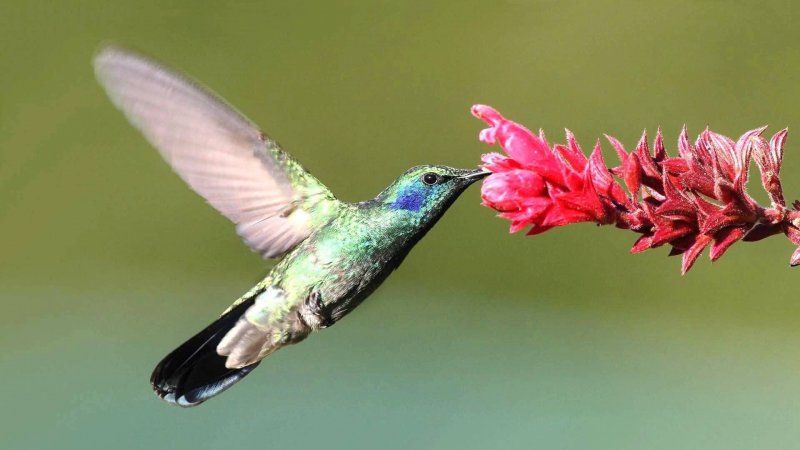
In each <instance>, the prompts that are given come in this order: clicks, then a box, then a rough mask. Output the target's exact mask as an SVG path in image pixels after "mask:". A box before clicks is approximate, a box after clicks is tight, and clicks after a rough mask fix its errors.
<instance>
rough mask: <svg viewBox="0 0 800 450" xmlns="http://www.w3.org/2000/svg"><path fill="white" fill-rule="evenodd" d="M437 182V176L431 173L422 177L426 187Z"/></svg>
mask: <svg viewBox="0 0 800 450" xmlns="http://www.w3.org/2000/svg"><path fill="white" fill-rule="evenodd" d="M438 181H439V175H437V174H435V173H433V172H428V173H426V174H424V175H422V182H423V183H425V184H427V185H428V186H432V185H434V184H436V183H437V182H438Z"/></svg>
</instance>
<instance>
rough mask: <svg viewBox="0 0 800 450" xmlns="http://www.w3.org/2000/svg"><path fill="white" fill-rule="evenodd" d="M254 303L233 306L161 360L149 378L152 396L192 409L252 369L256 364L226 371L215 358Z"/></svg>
mask: <svg viewBox="0 0 800 450" xmlns="http://www.w3.org/2000/svg"><path fill="white" fill-rule="evenodd" d="M254 301H255V300H254V298H251V299H249V300H247V301H244V302H242V303H241V304H239V305H237V306H236V307H235V308H233V309H232V310H231V311H229V312H228V313H227V314H225V315H224V316H222V317H220V318H219V319H217V320H216V321H215V322H214V323H212V324H211V325H209V326H207V327H206V328H205V329H204V330H203V331H201V332H199V333H197V334H196V335H195V336H194V337H192V338H191V339H189V340H188V341H186V342H184V343H183V345H181V346H180V347H178V348H176V349H175V350H173V351H172V353H170V354H169V355H167V356H166V357H165V358H164V359H162V360H161V362H160V363H158V365H157V366H156V368H155V369H154V370H153V375H151V376H150V384H152V385H153V390H155V391H156V394H158V396H159V397H161V398H163V399H164V400H166V401H168V402H170V403H172V404H174V405H178V406H183V407H188V406H196V405H199V404H200V403H203V402H204V401H206V400H208V399H209V398H211V397H213V396H215V395H217V394H220V393H221V392H223V391H224V390H226V389H228V388H229V387H231V386H232V385H234V384H235V383H236V382H237V381H239V380H241V379H242V378H244V377H245V376H246V375H247V374H248V373H250V372H251V371H252V370H253V369H255V368H256V366H258V363H255V364H251V365H249V366H246V367H242V368H240V369H228V368H227V367H225V357H224V356H220V355H218V354H217V344H219V342H220V341H221V340H222V338H223V337H224V336H225V333H227V332H228V330H230V329H231V328H233V326H234V325H235V324H236V321H237V320H239V317H241V316H242V314H244V312H245V310H247V308H249V307H250V306H251V305H252V304H253V302H254Z"/></svg>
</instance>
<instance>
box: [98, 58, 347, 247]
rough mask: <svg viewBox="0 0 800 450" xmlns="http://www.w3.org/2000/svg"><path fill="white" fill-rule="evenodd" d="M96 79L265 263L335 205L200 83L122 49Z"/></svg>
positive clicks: (105, 62) (299, 238) (314, 181)
mask: <svg viewBox="0 0 800 450" xmlns="http://www.w3.org/2000/svg"><path fill="white" fill-rule="evenodd" d="M95 72H96V74H97V78H98V80H99V81H100V83H101V84H102V85H103V87H104V88H105V89H106V91H107V92H108V95H109V97H110V98H111V100H112V101H113V102H114V104H115V105H116V106H117V107H118V108H119V109H120V110H122V112H123V113H124V114H125V115H126V116H127V118H128V120H130V122H131V123H132V124H133V125H134V126H136V127H137V128H138V129H139V130H140V131H141V132H142V134H144V136H145V138H147V140H148V141H150V143H151V144H152V145H153V146H154V147H156V148H157V149H158V151H159V152H160V153H161V155H162V156H163V157H164V159H165V160H166V161H167V162H168V163H169V164H170V165H171V166H172V168H173V170H175V172H177V173H178V175H179V176H180V177H181V178H182V179H183V180H184V181H186V183H187V184H188V185H189V186H190V187H191V188H192V189H193V190H194V191H195V192H197V193H198V194H200V195H201V196H202V197H203V198H205V199H206V201H207V202H208V203H210V204H211V205H212V206H213V207H214V208H216V209H217V210H218V211H219V212H220V213H222V214H223V215H224V216H225V217H227V218H228V219H230V220H231V221H232V222H233V223H234V224H236V229H237V232H238V233H239V235H240V236H241V237H242V239H243V240H244V241H245V243H247V245H248V246H250V248H251V249H253V251H256V252H258V253H260V254H262V255H263V256H264V257H276V256H280V255H282V254H284V253H286V252H287V251H289V250H290V249H291V248H293V247H294V246H295V245H297V243H299V242H300V241H302V240H303V239H305V237H307V236H308V235H309V234H310V232H311V223H310V220H308V219H310V217H311V215H312V214H313V209H314V208H313V207H314V205H315V204H316V203H317V202H319V201H324V200H333V196H332V195H331V194H330V192H329V191H328V190H327V189H326V188H325V187H324V186H323V185H322V184H321V183H320V182H319V181H318V180H317V179H316V178H314V177H313V176H311V175H310V174H309V173H308V172H306V171H305V170H304V169H303V168H302V167H301V166H300V165H299V164H298V163H297V162H296V161H294V160H293V159H292V158H291V157H290V156H289V155H287V154H286V153H285V152H283V150H282V149H281V148H280V147H279V146H278V144H277V143H276V142H275V141H273V140H271V139H270V138H268V137H267V136H266V135H265V134H264V133H262V132H261V131H260V130H259V129H258V127H256V126H255V125H254V124H253V123H252V122H250V121H249V120H248V119H247V118H246V117H244V115H242V114H241V113H239V112H238V111H236V110H235V109H234V108H232V107H231V106H229V105H228V104H227V103H225V102H224V101H223V100H221V99H220V98H219V97H218V96H216V95H214V94H213V93H211V92H209V91H208V90H206V89H204V88H203V87H201V86H200V85H198V84H197V83H195V82H194V81H192V80H190V79H188V78H186V77H184V76H182V75H180V74H178V73H176V72H173V71H172V70H170V69H167V68H165V67H163V66H162V65H160V64H159V63H156V62H154V61H152V60H150V59H147V58H145V57H142V56H140V55H138V54H136V53H133V52H131V51H129V50H125V49H120V48H117V47H107V48H105V49H103V50H102V51H100V52H99V53H98V54H97V56H96V58H95ZM303 219H305V220H303Z"/></svg>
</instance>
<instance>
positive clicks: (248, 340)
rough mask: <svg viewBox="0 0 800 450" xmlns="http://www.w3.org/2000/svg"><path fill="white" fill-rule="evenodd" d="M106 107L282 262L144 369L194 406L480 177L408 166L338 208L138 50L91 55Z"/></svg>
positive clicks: (368, 281) (321, 318)
mask: <svg viewBox="0 0 800 450" xmlns="http://www.w3.org/2000/svg"><path fill="white" fill-rule="evenodd" d="M94 69H95V75H96V77H97V79H98V81H99V82H100V84H101V85H102V86H103V87H104V88H105V90H106V92H107V94H108V96H109V98H110V99H111V101H112V102H113V103H114V105H115V106H116V107H117V108H119V109H120V110H121V111H122V113H123V114H124V115H125V116H126V117H127V119H128V120H129V121H130V122H131V124H132V125H133V126H134V127H136V128H137V129H139V131H140V132H141V133H142V134H143V135H144V137H145V138H146V140H147V141H149V142H150V144H152V146H153V147H155V148H156V149H157V150H158V151H159V153H160V154H161V156H162V157H163V158H164V159H165V160H166V161H167V163H168V164H169V165H170V166H171V167H172V169H173V170H174V171H175V172H176V173H177V174H178V175H179V176H180V177H181V178H182V179H183V180H184V181H185V182H186V183H187V184H188V185H189V187H190V188H191V189H192V190H194V191H195V192H196V193H197V194H199V195H200V196H201V197H203V198H204V199H205V200H206V202H208V203H209V204H210V205H211V206H213V207H214V208H215V209H216V210H217V211H219V212H220V213H221V214H222V215H224V216H225V217H227V218H228V219H229V220H230V221H232V222H233V223H234V225H235V227H236V231H237V233H238V234H239V236H240V237H241V238H242V240H243V241H244V242H245V244H247V246H248V247H250V249H251V250H253V251H254V252H257V253H259V254H261V255H262V256H263V257H264V258H281V259H280V260H279V261H278V262H277V263H276V264H275V265H274V266H273V268H272V269H271V270H270V271H269V272H268V273H267V275H266V276H265V277H264V279H263V280H262V281H260V282H259V283H258V284H256V285H255V286H253V288H252V289H250V290H249V291H247V292H246V293H245V294H244V295H242V296H241V297H240V298H239V299H237V300H236V301H234V302H233V304H232V305H231V306H230V307H229V308H228V309H227V310H225V311H224V312H223V313H222V315H221V316H220V317H219V318H218V319H216V320H215V321H214V322H212V323H211V324H210V325H208V326H207V327H205V328H204V329H203V330H202V331H200V332H199V333H197V334H196V335H195V336H194V337H192V338H190V339H189V340H187V341H186V342H184V343H183V344H182V345H180V346H179V347H178V348H176V349H175V350H173V351H172V352H171V353H169V354H168V355H167V356H166V357H164V359H162V360H161V362H159V363H158V365H157V366H156V367H155V369H154V370H153V373H152V376H151V378H150V383H151V384H152V387H153V389H154V391H155V392H156V394H157V395H158V396H159V397H161V398H162V399H164V400H165V401H167V402H169V403H171V404H175V405H178V406H182V407H189V406H195V405H199V404H200V403H203V402H204V401H206V400H208V399H209V398H211V397H214V396H216V395H218V394H220V393H222V392H223V391H225V390H226V389H228V388H230V387H231V386H232V385H233V384H235V383H236V382H238V381H240V380H241V379H242V378H244V377H245V376H247V375H248V374H249V373H250V372H251V371H252V370H253V369H255V368H256V367H257V366H258V365H259V363H260V362H261V360H262V359H264V358H265V357H267V356H269V355H270V354H272V353H274V352H275V351H277V350H278V349H280V348H282V347H285V346H287V345H290V344H296V343H298V342H300V341H302V340H304V339H305V338H306V337H308V336H309V335H310V334H311V333H312V332H314V331H317V330H321V329H323V328H327V327H329V326H331V325H333V324H335V323H336V322H337V321H339V320H340V319H341V318H342V317H344V316H345V315H347V314H348V313H349V312H350V311H352V310H353V309H355V308H356V307H357V306H358V305H359V304H360V303H361V302H362V301H363V300H364V299H365V298H367V297H368V296H369V295H370V294H372V292H373V291H375V289H376V288H377V287H378V286H379V285H380V284H381V283H383V281H384V280H385V279H386V278H387V277H388V276H389V274H391V273H392V272H393V271H394V270H395V269H397V267H398V266H399V265H400V263H402V262H403V259H404V258H405V257H406V255H408V253H409V251H410V250H411V248H413V247H414V245H416V243H417V242H419V240H420V239H421V238H422V237H423V236H424V235H425V234H426V233H427V232H428V230H430V229H431V227H433V226H434V225H435V224H436V222H437V221H438V220H439V218H441V217H442V215H443V214H444V213H445V212H446V211H447V209H448V208H449V207H450V206H451V205H452V204H453V202H454V201H455V200H456V199H457V198H458V197H459V195H461V193H462V192H464V190H465V189H466V188H467V187H468V186H469V185H471V184H472V183H474V182H476V181H477V180H480V179H482V178H483V177H485V176H486V175H488V174H489V172H487V171H485V170H483V169H456V168H452V167H447V166H442V165H422V166H416V167H412V168H411V169H408V170H406V171H405V172H404V173H402V174H401V175H400V176H399V177H398V178H397V179H396V180H395V181H394V182H392V183H391V184H390V185H389V186H388V187H387V188H386V189H384V190H383V191H382V192H381V193H379V194H378V195H377V196H376V197H375V198H373V199H370V200H366V201H362V202H358V203H348V202H344V201H340V200H338V199H337V198H336V197H335V196H334V195H333V194H332V193H331V192H330V191H329V190H328V188H326V187H325V186H324V185H323V184H322V183H321V182H320V181H319V180H317V179H316V178H315V177H314V176H312V175H311V174H310V173H309V172H308V171H307V170H305V169H304V168H303V167H302V166H301V165H300V164H299V163H298V162H297V161H296V160H295V159H294V158H293V157H292V156H290V155H289V154H288V153H286V152H285V151H284V150H283V149H282V148H281V147H280V145H278V143H277V142H276V141H275V140H273V139H272V138H270V137H269V136H268V135H266V134H265V133H264V132H262V131H261V130H260V129H259V127H257V126H256V125H254V124H253V122H251V121H250V120H248V119H247V118H246V117H245V116H244V115H243V114H241V113H240V112H238V111H237V110H236V109H234V108H233V107H231V106H230V105H229V104H228V103H227V102H225V101H224V100H223V99H221V98H220V97H219V96H217V95H215V94H214V93H213V92H211V91H210V90H208V89H206V88H204V87H203V86H201V85H200V84H199V83H197V82H196V81H193V80H192V79H190V78H189V77H187V76H184V75H182V74H180V73H178V72H176V71H174V70H172V69H169V68H167V67H166V66H164V65H163V64H161V63H159V62H156V61H155V60H153V59H150V58H148V57H145V56H142V55H140V54H138V53H136V52H133V51H130V50H127V49H124V48H120V47H116V46H109V47H105V48H103V49H101V50H100V51H99V52H98V53H97V54H96V55H95V58H94Z"/></svg>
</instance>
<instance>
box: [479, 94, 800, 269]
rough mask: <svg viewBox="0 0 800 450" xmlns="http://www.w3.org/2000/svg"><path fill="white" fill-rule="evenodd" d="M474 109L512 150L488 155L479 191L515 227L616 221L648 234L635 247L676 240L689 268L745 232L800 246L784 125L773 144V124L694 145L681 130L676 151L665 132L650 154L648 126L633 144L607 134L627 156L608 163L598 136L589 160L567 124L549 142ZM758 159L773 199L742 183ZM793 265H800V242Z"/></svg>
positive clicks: (703, 138)
mask: <svg viewBox="0 0 800 450" xmlns="http://www.w3.org/2000/svg"><path fill="white" fill-rule="evenodd" d="M472 114H473V115H474V116H475V117H477V118H479V119H482V120H483V121H485V122H486V123H488V124H489V125H490V127H489V128H487V129H485V130H483V131H481V133H480V140H481V141H483V142H485V143H487V144H490V145H494V144H499V145H500V147H502V148H503V150H505V152H506V154H507V155H508V156H505V155H502V154H499V153H488V154H485V155H483V157H482V160H483V167H485V168H486V169H487V170H489V171H491V172H492V175H490V176H489V177H488V178H486V179H485V180H484V182H483V187H482V189H481V197H482V199H483V204H484V205H486V206H488V207H490V208H493V209H495V210H496V211H498V212H499V213H500V214H499V215H500V217H502V218H504V219H508V220H510V221H511V232H512V233H513V232H517V231H520V230H522V229H525V228H528V227H530V229H529V230H528V232H527V234H528V235H534V234H539V233H542V232H545V231H547V230H549V229H550V228H553V227H557V226H562V225H568V224H571V223H577V222H595V223H598V224H601V225H606V224H615V225H616V226H617V227H618V228H625V229H629V230H631V231H634V232H637V233H640V234H641V236H640V237H639V239H638V240H637V241H636V243H634V245H633V248H631V252H633V253H638V252H641V251H644V250H647V249H649V248H654V247H660V246H662V245H664V244H669V245H670V246H671V247H672V249H671V251H670V256H672V255H679V254H680V255H683V264H682V271H683V273H686V272H687V271H688V270H689V269H690V268H691V267H692V265H693V264H694V262H695V261H696V260H697V258H698V257H699V256H700V254H701V253H702V251H703V250H704V249H705V248H706V247H709V246H710V252H709V253H710V256H711V260H712V261H716V260H717V259H718V258H719V257H721V256H722V255H723V254H724V253H725V251H726V250H727V249H728V248H729V247H730V246H731V245H732V244H734V243H735V242H737V241H739V240H745V241H757V240H760V239H763V238H765V237H768V236H771V235H773V234H779V233H783V234H785V235H786V236H787V237H788V238H789V239H790V240H791V241H792V242H793V243H794V244H796V245H800V229H798V226H800V211H798V209H800V202H795V203H794V204H793V205H792V208H787V206H786V202H785V200H784V197H783V189H782V187H781V182H780V177H779V175H780V168H781V161H782V159H783V145H784V143H785V141H786V136H787V131H786V130H785V129H784V130H781V131H779V132H778V133H776V134H775V135H774V136H773V137H772V139H770V141H769V142H767V141H766V140H765V139H764V138H763V137H762V136H761V135H762V133H763V132H764V130H765V128H766V127H764V128H758V129H755V130H752V131H748V132H747V133H745V134H744V135H742V137H740V138H739V140H738V141H736V142H734V141H733V140H731V139H729V138H727V137H725V136H722V135H720V134H717V133H714V132H712V131H710V130H708V129H706V130H705V131H703V132H702V133H701V134H700V136H698V137H697V139H696V140H695V142H694V143H693V144H692V143H690V142H689V137H688V133H687V131H686V129H685V128H684V129H683V131H682V132H681V134H680V137H679V139H678V156H676V157H669V156H667V153H666V151H665V149H664V140H663V137H662V135H661V130H659V131H658V133H657V135H656V138H655V140H654V142H653V151H652V152H651V150H650V148H649V147H648V144H647V133H646V132H645V133H644V134H643V135H642V138H641V140H640V141H639V143H638V144H637V145H636V148H635V149H634V150H633V151H631V152H628V151H626V150H625V148H624V147H623V145H622V144H621V143H620V142H619V141H618V140H617V139H615V138H613V137H611V136H606V139H607V140H608V141H609V143H610V144H611V146H612V147H613V148H614V150H615V151H616V153H617V155H618V157H619V159H620V161H621V164H620V165H619V166H617V167H614V168H611V169H609V168H608V166H606V164H605V162H604V161H603V155H602V152H601V149H600V142H599V141H598V142H597V144H596V145H595V147H594V150H593V151H592V153H591V155H590V156H589V157H588V158H587V157H586V156H585V155H584V153H583V151H582V150H581V148H580V147H579V146H578V143H577V141H576V140H575V137H574V136H573V135H572V133H571V132H570V131H569V130H567V136H566V140H567V143H566V145H561V144H555V145H554V146H552V147H551V146H550V144H548V142H547V140H546V139H545V137H544V133H543V132H542V131H539V134H538V135H535V134H534V133H532V132H531V131H530V130H528V129H527V128H525V127H523V126H522V125H520V124H517V123H515V122H512V121H510V120H506V119H505V118H504V117H503V116H502V115H500V113H498V112H497V111H496V110H494V109H493V108H491V107H489V106H484V105H475V106H473V107H472ZM751 159H753V160H755V162H756V165H757V166H758V168H759V171H760V173H761V182H762V185H763V186H764V189H765V190H766V191H767V193H768V194H769V198H770V200H771V205H770V206H769V207H762V206H760V205H759V204H758V203H757V202H756V201H755V200H754V199H753V198H752V197H750V196H749V195H748V194H747V191H746V189H745V188H746V185H747V181H748V167H749V165H750V160H751ZM620 181H621V182H622V184H621V183H620ZM623 185H624V187H625V189H623ZM790 263H791V264H792V265H798V264H800V248H798V249H797V250H796V251H795V252H794V254H793V255H792V258H791V260H790Z"/></svg>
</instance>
